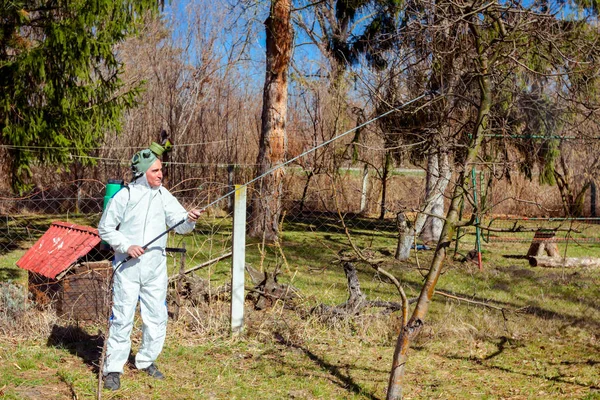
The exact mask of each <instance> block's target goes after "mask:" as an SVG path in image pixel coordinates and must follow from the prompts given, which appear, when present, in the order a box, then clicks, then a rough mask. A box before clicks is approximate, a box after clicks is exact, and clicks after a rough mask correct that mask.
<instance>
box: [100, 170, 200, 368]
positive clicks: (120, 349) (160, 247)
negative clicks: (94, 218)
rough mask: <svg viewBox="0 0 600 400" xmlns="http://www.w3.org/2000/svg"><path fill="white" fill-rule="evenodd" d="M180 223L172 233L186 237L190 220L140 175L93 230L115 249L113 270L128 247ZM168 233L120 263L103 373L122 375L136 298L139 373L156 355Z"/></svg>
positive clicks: (163, 319) (161, 334)
mask: <svg viewBox="0 0 600 400" xmlns="http://www.w3.org/2000/svg"><path fill="white" fill-rule="evenodd" d="M182 219H186V221H185V222H184V223H183V224H181V225H179V226H178V227H177V228H175V229H174V230H175V231H176V232H177V233H188V232H190V231H192V230H193V229H194V225H195V222H190V221H189V220H187V211H186V210H185V209H184V208H183V206H181V204H179V202H178V201H177V199H175V197H173V195H172V194H171V193H169V191H168V190H166V189H165V188H163V187H162V186H160V187H156V188H151V187H150V185H149V184H148V181H147V180H146V174H144V175H142V176H141V177H140V178H138V179H137V180H136V181H134V182H133V183H131V184H129V189H127V188H124V189H121V190H119V191H118V192H117V193H116V194H115V195H114V196H113V198H112V199H111V200H110V201H109V202H108V204H107V206H106V209H105V211H104V214H103V215H102V219H101V220H100V224H99V225H98V232H99V233H100V237H101V238H102V239H103V240H104V241H106V242H107V243H108V244H110V245H111V246H112V248H113V249H114V250H115V258H114V261H113V268H115V267H116V266H117V265H119V263H120V262H121V261H122V260H124V259H125V258H127V249H128V248H129V246H131V245H139V246H143V245H145V244H146V243H148V242H150V241H151V240H152V239H154V238H156V237H157V236H158V235H160V234H161V233H163V232H164V231H165V230H166V226H173V225H175V224H176V223H178V222H179V221H181V220H182ZM166 244H167V235H165V236H163V237H162V238H160V239H159V240H157V241H156V242H154V243H153V244H152V245H151V246H150V247H149V248H147V249H146V251H145V253H144V254H142V255H141V256H140V257H138V258H133V259H131V260H129V261H128V262H126V263H125V264H123V265H122V266H121V267H120V268H119V270H118V271H117V272H116V274H115V276H114V286H113V308H112V316H111V324H110V330H109V336H108V343H107V347H106V361H105V363H104V371H103V374H104V375H107V374H108V373H109V372H118V373H123V366H124V365H125V362H127V359H128V357H129V352H130V350H131V339H130V335H131V330H132V328H133V319H134V314H135V309H136V306H137V301H138V299H139V300H140V311H141V315H142V322H143V326H142V344H141V346H140V348H139V350H138V353H137V355H136V357H135V366H136V367H137V368H138V369H144V368H148V367H149V366H150V364H152V363H153V362H154V361H155V360H156V358H157V357H158V355H159V354H160V352H161V350H162V347H163V344H164V341H165V334H166V328H167V319H168V314H167V304H166V297H167V284H168V277H167V261H166V253H165V247H166Z"/></svg>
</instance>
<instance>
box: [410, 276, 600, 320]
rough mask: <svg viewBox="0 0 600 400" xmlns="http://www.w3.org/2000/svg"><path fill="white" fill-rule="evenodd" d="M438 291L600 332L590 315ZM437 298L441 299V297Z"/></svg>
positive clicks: (417, 287)
mask: <svg viewBox="0 0 600 400" xmlns="http://www.w3.org/2000/svg"><path fill="white" fill-rule="evenodd" d="M526 279H535V277H534V276H532V277H529V276H528V277H527V278H526ZM403 283H404V284H405V285H406V286H408V287H411V288H412V289H414V290H416V291H420V290H421V284H420V283H419V282H416V281H409V280H405V281H404V282H403ZM437 289H438V290H439V291H442V292H445V293H448V294H450V295H452V296H456V297H461V298H465V299H468V300H471V301H477V302H480V303H486V304H490V305H495V306H499V307H502V308H506V311H513V312H516V313H519V314H527V315H533V316H536V317H539V318H543V319H547V320H555V321H561V322H563V323H564V324H565V325H566V326H574V327H578V328H590V329H593V330H594V331H599V330H600V321H596V320H593V319H591V318H590V316H589V315H588V316H586V317H578V316H574V315H569V314H566V313H560V312H556V311H552V310H548V309H545V308H542V307H539V306H536V305H525V306H523V305H522V304H516V303H513V302H508V301H497V300H490V299H488V298H484V297H479V296H474V295H472V294H466V293H461V292H454V291H450V290H446V289H444V288H437ZM435 298H436V297H435V296H434V299H435ZM437 298H438V299H440V297H439V296H438V297H437Z"/></svg>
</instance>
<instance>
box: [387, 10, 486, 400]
mask: <svg viewBox="0 0 600 400" xmlns="http://www.w3.org/2000/svg"><path fill="white" fill-rule="evenodd" d="M470 29H471V32H472V33H473V39H474V40H475V45H476V50H477V53H478V57H477V59H476V60H475V62H476V63H477V64H478V67H479V71H480V74H479V76H478V78H477V79H478V83H479V91H480V103H479V110H478V115H477V120H476V123H475V128H474V132H473V135H472V139H471V141H470V143H469V146H468V150H467V152H466V156H465V159H464V162H463V163H462V169H461V171H459V179H458V182H457V185H456V186H455V187H454V191H453V195H452V200H451V202H450V208H449V209H448V213H447V215H446V221H445V222H444V226H443V228H442V235H441V236H440V240H439V241H438V245H437V248H436V250H435V253H434V255H433V260H432V261H431V266H430V268H429V273H428V274H427V277H426V279H425V283H424V285H423V288H422V289H421V293H420V294H419V299H418V301H417V305H416V307H415V309H414V311H413V314H412V316H411V318H410V319H409V321H408V323H407V324H406V326H404V327H402V329H401V330H400V334H399V335H398V339H397V341H396V347H395V349H394V358H393V361H392V369H391V372H390V379H389V383H388V391H387V397H386V398H387V400H399V399H401V398H402V386H403V383H404V369H405V367H406V362H407V360H408V349H409V347H410V343H411V341H412V340H413V339H414V338H415V337H416V336H417V335H418V334H419V332H420V331H421V328H422V327H423V324H424V321H425V316H426V315H427V311H428V309H429V303H430V302H431V298H432V297H433V294H434V293H435V286H436V284H437V281H438V279H439V277H440V274H441V272H442V266H443V264H444V261H445V259H446V255H447V251H448V248H449V247H450V243H451V242H452V238H453V237H454V233H455V230H456V226H457V223H458V220H459V218H458V212H459V210H460V204H461V199H462V197H463V196H464V189H463V188H464V187H467V186H468V185H467V180H468V176H465V171H466V170H468V169H469V168H470V167H471V165H473V163H475V162H476V161H477V155H478V153H479V149H480V147H481V142H482V140H483V135H484V133H485V131H486V129H487V124H488V118H489V113H490V108H491V101H492V99H491V96H492V94H491V84H490V77H489V75H488V61H487V57H486V55H485V53H484V51H485V50H484V48H483V46H482V44H481V42H480V38H479V34H480V33H479V30H478V28H477V26H476V25H475V24H474V23H473V22H471V24H470Z"/></svg>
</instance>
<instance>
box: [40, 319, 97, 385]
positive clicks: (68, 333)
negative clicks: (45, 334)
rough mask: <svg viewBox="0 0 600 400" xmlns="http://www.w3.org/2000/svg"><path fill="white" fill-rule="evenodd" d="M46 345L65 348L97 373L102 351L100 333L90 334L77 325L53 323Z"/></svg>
mask: <svg viewBox="0 0 600 400" xmlns="http://www.w3.org/2000/svg"><path fill="white" fill-rule="evenodd" d="M47 345H48V346H51V347H56V348H61V349H66V350H68V351H69V353H71V354H73V355H75V356H77V357H79V358H81V359H82V360H83V362H84V363H85V364H87V365H88V366H90V367H92V371H93V372H94V373H95V374H97V373H98V360H99V359H100V354H101V352H102V345H103V340H102V335H90V334H89V333H87V332H86V331H84V330H83V329H82V328H81V327H79V326H72V325H70V326H59V325H54V326H53V327H52V332H51V333H50V337H49V338H48V342H47Z"/></svg>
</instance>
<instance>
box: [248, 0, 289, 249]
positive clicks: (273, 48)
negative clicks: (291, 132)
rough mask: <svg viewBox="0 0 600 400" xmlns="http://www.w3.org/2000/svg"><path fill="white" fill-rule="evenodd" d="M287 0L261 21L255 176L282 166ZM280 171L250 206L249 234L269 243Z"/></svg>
mask: <svg viewBox="0 0 600 400" xmlns="http://www.w3.org/2000/svg"><path fill="white" fill-rule="evenodd" d="M290 14H291V0H272V1H271V10H270V12H269V17H268V18H267V20H266V21H265V27H266V36H267V47H266V55H267V63H266V76H265V85H264V89H263V108H262V116H261V119H262V125H261V133H260V144H259V146H260V147H259V151H258V158H257V161H256V164H257V165H258V167H257V170H256V176H257V177H258V176H261V175H263V174H265V173H267V172H268V171H269V170H271V169H272V168H276V167H277V166H278V165H281V164H283V162H284V157H285V151H286V134H285V133H286V131H285V123H286V115H287V96H288V86H287V75H288V69H289V63H290V57H291V53H292V39H293V33H292V26H291V23H290ZM283 173H284V171H283V169H281V168H280V169H276V170H275V171H273V172H272V173H269V174H267V175H266V176H265V177H264V178H262V179H261V180H260V182H259V183H258V185H257V187H256V190H255V192H254V196H253V198H252V204H251V218H250V221H249V232H248V233H249V235H250V236H252V237H264V239H265V240H266V241H268V242H273V241H276V240H277V239H278V236H279V227H278V223H279V216H280V213H281V197H282V184H283Z"/></svg>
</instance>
